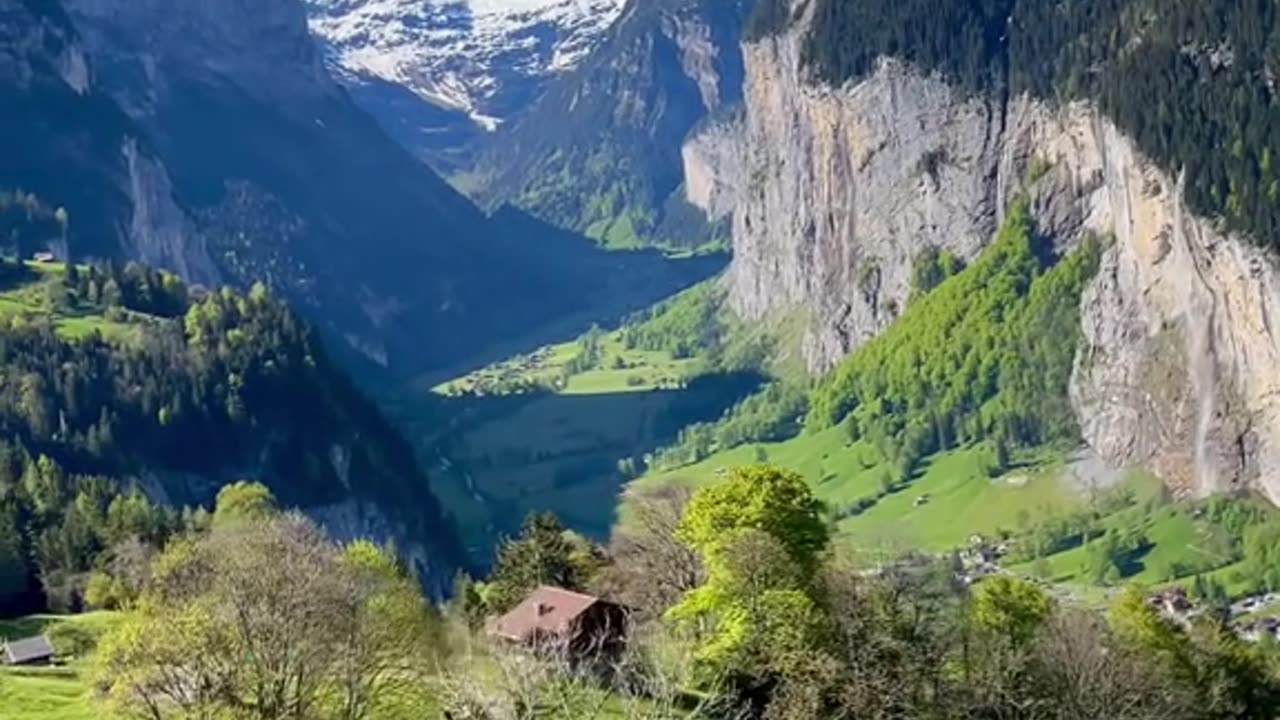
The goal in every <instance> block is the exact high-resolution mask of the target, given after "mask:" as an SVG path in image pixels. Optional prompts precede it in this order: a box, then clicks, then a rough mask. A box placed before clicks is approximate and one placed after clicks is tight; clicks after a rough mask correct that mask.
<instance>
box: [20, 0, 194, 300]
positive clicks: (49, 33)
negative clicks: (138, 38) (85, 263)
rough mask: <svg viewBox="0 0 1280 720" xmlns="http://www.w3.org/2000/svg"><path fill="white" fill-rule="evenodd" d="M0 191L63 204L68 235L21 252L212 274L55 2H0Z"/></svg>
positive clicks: (168, 186) (142, 144)
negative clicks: (0, 129)
mask: <svg viewBox="0 0 1280 720" xmlns="http://www.w3.org/2000/svg"><path fill="white" fill-rule="evenodd" d="M0 126H3V127H4V128H5V131H4V132H3V133H0V156H2V157H4V162H3V163H0V190H14V189H21V190H23V191H25V192H28V193H34V194H35V195H36V196H37V197H38V198H40V200H41V201H43V202H47V203H50V204H54V205H57V206H60V207H63V208H65V209H66V211H67V213H68V217H69V222H68V226H67V229H66V232H65V233H61V234H59V235H58V236H56V237H47V238H39V237H37V238H30V237H27V238H24V246H23V247H20V248H6V249H8V250H15V249H16V250H18V251H20V252H22V253H23V254H26V253H30V252H33V251H36V250H44V249H52V250H56V251H57V252H58V253H59V254H62V255H67V254H70V255H74V256H76V257H80V258H85V257H98V258H113V259H124V258H135V259H140V260H144V261H146V262H148V263H151V264H156V265H160V266H163V267H167V268H171V269H174V270H178V271H180V272H182V274H183V275H185V276H186V277H188V278H190V279H192V280H195V281H198V282H211V281H214V280H216V279H217V277H218V272H217V270H216V268H215V266H214V264H213V262H212V260H211V259H210V257H209V254H208V252H207V251H206V249H205V247H204V243H203V241H202V240H201V238H200V237H199V235H198V233H197V232H196V231H195V228H194V226H193V225H192V223H191V222H190V219H189V218H188V217H187V215H186V213H185V211H184V210H183V209H182V208H181V207H180V205H179V202H178V200H177V198H176V197H175V194H174V191H173V187H172V183H171V181H170V178H169V175H168V173H167V171H166V169H165V167H164V166H163V164H162V163H161V162H160V161H159V160H158V159H157V158H156V156H155V154H154V150H153V149H152V148H151V147H149V145H148V143H147V142H146V141H145V139H144V134H143V133H142V132H141V131H140V129H139V128H137V127H136V126H134V125H133V123H132V122H131V121H130V120H129V119H128V118H127V117H126V116H125V114H124V113H123V112H121V110H120V109H119V108H118V107H117V106H116V105H115V103H114V102H113V101H112V100H111V99H110V98H109V97H107V96H106V95H105V94H104V93H103V92H102V90H101V88H100V87H99V85H98V83H97V82H96V79H95V77H94V74H93V71H92V68H91V64H90V62H89V59H88V57H87V54H86V52H85V49H84V47H83V46H82V44H81V42H80V39H79V38H78V37H77V34H76V32H75V29H74V28H73V27H72V25H71V22H70V18H68V17H67V15H66V14H65V13H63V11H62V9H61V7H60V6H58V5H57V4H56V3H47V2H44V3H39V2H25V1H24V0H0Z"/></svg>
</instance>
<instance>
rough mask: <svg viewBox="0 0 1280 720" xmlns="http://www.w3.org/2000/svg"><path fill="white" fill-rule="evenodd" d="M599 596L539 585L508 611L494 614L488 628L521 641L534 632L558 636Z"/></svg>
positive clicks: (498, 634)
mask: <svg viewBox="0 0 1280 720" xmlns="http://www.w3.org/2000/svg"><path fill="white" fill-rule="evenodd" d="M598 602H600V598H597V597H593V596H591V595H583V594H582V593H576V592H572V591H569V590H565V589H563V588H557V587H550V586H546V585H544V586H542V587H540V588H538V589H537V590H534V591H533V592H532V593H530V595H529V597H527V598H525V599H524V602H522V603H520V604H519V605H517V606H516V607H515V609H513V610H512V611H511V612H509V613H507V614H506V615H503V616H502V617H500V618H498V619H497V620H496V621H495V622H494V623H493V625H491V626H490V628H489V629H490V632H492V633H493V634H494V635H497V636H498V637H502V638H506V639H507V640H514V641H516V642H525V641H528V640H533V639H535V638H537V637H538V636H557V637H558V636H562V635H564V634H565V633H567V632H569V631H570V629H571V628H572V627H573V623H574V621H576V620H577V619H578V618H579V617H581V616H582V614H583V613H584V612H586V611H587V609H588V608H590V607H591V606H592V605H595V604H596V603H598Z"/></svg>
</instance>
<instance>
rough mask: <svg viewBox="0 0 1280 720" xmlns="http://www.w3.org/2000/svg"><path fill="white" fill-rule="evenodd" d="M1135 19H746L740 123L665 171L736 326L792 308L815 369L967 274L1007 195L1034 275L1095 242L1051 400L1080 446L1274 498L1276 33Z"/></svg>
mask: <svg viewBox="0 0 1280 720" xmlns="http://www.w3.org/2000/svg"><path fill="white" fill-rule="evenodd" d="M1155 5H1156V4H1155V3H1152V2H1150V1H1149V0H1092V1H1089V2H1081V3H1072V4H1070V5H1061V4H1059V5H1053V4H1049V5H1046V4H1043V3H1033V2H1018V1H1017V0H1005V1H1002V2H972V3H968V2H964V3H952V4H948V5H947V7H946V9H945V12H939V11H938V6H937V5H936V4H935V3H930V2H911V1H902V0H892V1H891V0H884V1H882V2H881V1H874V0H869V1H867V2H859V3H841V2H839V0H812V1H810V2H790V1H788V0H776V1H772V2H769V3H767V4H764V5H762V6H761V7H760V8H759V12H758V13H757V14H756V16H755V18H754V21H753V23H752V25H751V27H750V28H749V31H748V41H747V42H746V44H745V46H744V48H745V49H744V52H745V57H746V71H745V75H746V82H745V101H744V106H745V107H744V112H743V115H742V116H741V118H739V119H736V120H729V121H727V122H724V123H719V124H715V125H713V126H709V127H707V128H706V129H705V131H704V132H702V133H701V134H699V135H698V136H697V137H695V138H694V139H692V140H691V141H690V142H689V144H688V145H687V146H686V148H685V153H684V155H685V158H686V160H687V161H688V166H687V167H686V171H685V172H686V176H688V177H693V176H697V177H698V178H699V192H697V193H691V197H693V198H694V199H696V200H697V201H698V202H700V203H702V204H703V205H704V207H706V208H707V210H708V211H709V212H726V213H728V214H729V215H731V217H732V223H733V228H734V230H733V238H734V259H733V263H732V266H731V268H730V271H729V273H728V276H727V279H726V290H727V293H728V296H729V302H730V304H731V306H732V307H733V309H734V310H735V311H736V312H737V313H738V314H739V315H740V316H742V317H743V318H744V319H746V320H747V321H759V320H761V319H763V318H766V317H769V316H771V315H772V314H774V313H778V312H785V311H787V310H788V309H789V308H795V307H805V308H807V309H808V312H809V315H808V316H809V318H810V324H809V328H808V332H807V337H806V340H805V348H806V355H807V357H808V361H809V365H810V369H811V370H812V371H814V372H819V373H820V372H824V371H826V370H828V369H830V368H832V367H835V366H837V365H838V364H840V363H841V360H842V358H844V357H846V356H847V355H848V354H849V353H851V352H854V351H856V350H858V349H859V348H863V347H869V343H871V342H873V339H874V338H877V337H878V336H880V335H881V333H882V332H884V330H885V329H886V328H889V327H891V326H892V325H893V324H894V323H895V322H896V321H897V320H898V318H899V316H900V315H902V313H903V311H904V309H906V308H907V307H908V305H909V304H910V303H911V302H912V299H913V294H914V293H915V292H916V290H915V280H916V278H917V277H918V274H917V270H918V269H919V268H920V267H921V264H922V262H924V261H925V260H928V259H929V258H937V257H939V256H940V255H942V254H945V255H948V256H950V257H953V258H955V259H956V260H958V261H960V262H961V263H962V264H969V263H972V262H974V261H975V259H976V258H978V257H979V256H980V255H981V254H982V253H983V252H984V249H985V248H987V247H988V243H989V242H990V239H991V238H992V237H993V236H994V235H995V230H996V228H997V227H998V226H999V225H1000V224H1001V222H1002V221H1003V220H1004V219H1005V217H1006V216H1007V214H1008V213H1009V211H1010V208H1011V207H1012V206H1013V204H1014V199H1015V198H1017V197H1019V196H1024V197H1025V198H1026V202H1027V206H1028V213H1029V214H1030V217H1031V218H1032V221H1033V223H1034V224H1033V227H1034V228H1035V237H1036V238H1037V240H1036V242H1037V243H1038V245H1039V246H1040V247H1041V248H1042V249H1041V250H1040V252H1042V253H1046V254H1047V257H1050V258H1053V257H1062V256H1066V255H1068V254H1069V253H1071V252H1072V251H1073V249H1074V248H1077V247H1080V246H1082V245H1083V244H1084V243H1085V242H1086V240H1087V239H1088V238H1091V237H1093V238H1102V239H1103V240H1104V242H1103V252H1102V255H1101V257H1100V259H1099V266H1098V269H1097V272H1096V273H1095V274H1093V275H1092V277H1091V279H1090V280H1089V282H1088V283H1087V284H1086V285H1085V286H1084V288H1083V292H1082V293H1081V295H1080V300H1079V308H1078V311H1079V318H1080V320H1079V324H1080V331H1081V332H1080V335H1079V339H1078V342H1077V343H1076V344H1075V347H1073V348H1069V349H1070V350H1071V351H1072V354H1073V355H1074V364H1073V367H1072V369H1071V372H1070V377H1069V380H1068V382H1066V383H1065V384H1064V386H1065V388H1066V391H1065V392H1066V394H1067V398H1066V399H1067V400H1069V402H1070V403H1071V406H1072V408H1073V412H1074V415H1075V422H1076V424H1077V425H1078V433H1079V436H1080V438H1081V439H1082V440H1083V441H1084V442H1085V443H1086V444H1087V445H1088V446H1089V447H1090V448H1091V449H1092V451H1094V452H1095V453H1096V454H1097V455H1098V456H1100V457H1101V458H1103V459H1104V460H1106V461H1107V462H1108V463H1110V464H1111V465H1112V466H1115V467H1131V466H1139V465H1141V466H1147V467H1150V468H1152V469H1153V470H1155V471H1156V472H1157V474H1159V475H1160V477H1161V478H1162V479H1163V480H1164V481H1165V483H1166V484H1167V485H1168V486H1169V487H1171V488H1172V489H1173V491H1174V492H1175V493H1176V494H1180V495H1204V494H1208V493H1212V492H1216V491H1223V490H1244V489H1251V490H1256V491H1259V492H1261V493H1263V494H1265V495H1266V496H1268V497H1270V498H1271V499H1272V500H1273V501H1280V474H1277V472H1276V470H1275V468H1276V467H1277V460H1278V459H1280V407H1277V405H1276V403H1275V401H1274V397H1275V391H1276V387H1275V382H1276V381H1275V378H1276V377H1277V371H1280V338H1278V337H1277V336H1276V335H1275V332H1274V330H1273V327H1272V322H1271V320H1270V318H1273V317H1275V316H1276V315H1275V313H1276V312H1280V270H1277V263H1276V260H1275V254H1274V253H1275V249H1274V232H1273V228H1274V222H1275V217H1276V215H1275V211H1274V207H1275V206H1274V203H1273V202H1272V201H1273V200H1274V198H1275V197H1276V196H1277V195H1276V193H1277V188H1280V183H1278V182H1277V181H1276V180H1275V175H1274V172H1275V170H1274V167H1273V158H1274V156H1275V153H1276V152H1277V151H1280V107H1277V99H1276V96H1275V93H1274V91H1273V89H1272V83H1271V78H1272V77H1273V76H1274V68H1273V65H1272V63H1273V59H1274V57H1275V52H1276V50H1277V48H1280V24H1278V22H1277V13H1276V12H1275V9H1274V8H1272V7H1271V6H1270V5H1267V4H1257V3H1252V4H1250V3H1246V4H1234V3H1202V2H1174V3H1162V4H1160V7H1159V8H1158V12H1157V8H1156V7H1155ZM1062 338H1063V341H1064V342H1071V341H1070V339H1069V338H1070V334H1063V335H1062ZM848 372H850V373H852V374H847V377H849V378H854V379H855V380H856V377H857V373H856V372H853V371H848ZM922 381H923V379H922ZM841 402H845V401H844V400H842V401H841ZM852 402H855V403H856V402H857V401H856V398H854V399H852ZM842 407H843V408H844V409H847V408H848V407H849V405H847V404H846V405H844V406H842ZM862 412H863V413H864V414H865V412H868V411H867V410H863V411H862ZM838 419H839V418H838V417H833V418H832V420H838Z"/></svg>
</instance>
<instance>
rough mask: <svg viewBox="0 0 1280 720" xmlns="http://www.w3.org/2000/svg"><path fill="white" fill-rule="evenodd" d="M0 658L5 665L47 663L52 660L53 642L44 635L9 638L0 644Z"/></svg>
mask: <svg viewBox="0 0 1280 720" xmlns="http://www.w3.org/2000/svg"><path fill="white" fill-rule="evenodd" d="M0 650H2V651H3V652H0V659H3V660H4V664H5V665H48V664H49V663H51V662H53V643H51V642H49V638H47V637H45V636H44V635H37V636H36V637H32V638H27V639H25V640H10V641H8V642H6V643H4V644H3V645H0Z"/></svg>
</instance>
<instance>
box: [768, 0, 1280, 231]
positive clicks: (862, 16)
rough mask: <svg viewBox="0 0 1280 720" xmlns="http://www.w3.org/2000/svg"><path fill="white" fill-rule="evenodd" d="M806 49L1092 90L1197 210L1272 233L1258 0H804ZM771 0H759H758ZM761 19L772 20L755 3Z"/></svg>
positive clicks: (865, 67)
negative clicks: (809, 10)
mask: <svg viewBox="0 0 1280 720" xmlns="http://www.w3.org/2000/svg"><path fill="white" fill-rule="evenodd" d="M814 2H816V3H817V7H816V8H815V10H814V12H815V15H814V21H813V24H812V27H811V30H810V31H809V34H808V36H807V38H806V40H805V45H804V48H803V55H804V61H805V62H806V64H807V65H809V67H810V68H811V69H812V71H813V72H814V73H815V75H816V76H817V77H818V78H820V79H821V80H823V81H825V82H827V83H830V84H833V85H840V84H843V83H844V82H847V81H849V80H855V79H857V78H859V77H862V76H864V75H866V74H867V73H869V72H871V71H872V70H873V69H874V67H875V63H876V62H877V61H878V59H879V58H880V57H882V56H892V57H897V58H900V59H903V60H906V61H908V62H910V63H912V64H914V65H916V66H917V67H919V68H921V69H922V70H925V71H927V72H937V73H939V74H940V75H942V76H943V77H945V78H946V79H947V80H948V81H950V82H952V83H954V84H955V85H956V86H957V87H959V88H961V89H963V90H964V91H965V92H968V93H972V94H976V95H980V96H985V97H991V98H994V99H995V100H997V101H1000V102H1003V100H1004V99H1005V98H1007V97H1009V96H1010V95H1012V94H1018V93H1024V92H1025V93H1030V94H1032V95H1034V96H1035V97H1038V98H1042V99H1045V100H1049V101H1053V102H1063V101H1070V100H1077V99H1088V100H1093V101H1095V102H1097V103H1098V105H1099V106H1100V107H1101V109H1102V110H1103V111H1104V112H1105V113H1106V115H1107V116H1108V117H1109V118H1111V120H1112V121H1114V122H1115V123H1116V125H1117V126H1119V127H1120V129H1121V130H1123V131H1124V132H1125V133H1126V134H1127V135H1128V136H1130V137H1131V138H1133V139H1134V140H1135V141H1136V142H1137V144H1138V146H1139V147H1140V148H1141V149H1142V151H1143V152H1145V153H1146V154H1147V155H1149V156H1150V157H1151V158H1153V159H1154V160H1155V161H1156V162H1158V163H1159V164H1160V165H1161V166H1163V167H1164V169H1165V170H1167V171H1168V172H1170V173H1171V174H1173V175H1175V176H1178V175H1180V174H1182V173H1185V177H1186V189H1185V192H1186V198H1187V200H1188V201H1189V203H1190V205H1191V207H1192V208H1193V209H1195V210H1196V211H1198V212H1200V213H1201V214H1203V215H1205V216H1208V217H1213V218H1222V219H1223V221H1224V222H1225V223H1226V224H1227V226H1228V227H1230V228H1231V229H1233V230H1237V231H1241V232H1244V233H1247V234H1248V235H1249V236H1250V237H1252V238H1253V239H1254V240H1255V241H1256V242H1258V243H1261V244H1264V245H1271V246H1274V245H1275V243H1276V242H1277V241H1276V238H1277V237H1280V236H1278V235H1277V232H1276V231H1277V230H1278V229H1280V175H1277V169H1276V168H1275V167H1274V164H1275V154H1276V153H1277V152H1278V151H1280V108H1278V106H1277V97H1276V92H1275V86H1274V76H1275V67H1276V58H1277V57H1280V24H1278V22H1277V21H1278V20H1280V18H1278V17H1277V15H1278V14H1280V10H1278V9H1277V7H1276V5H1275V3H1273V2H1268V0H1240V1H1238V2H1230V3H1206V2H1202V1H1201V0H1160V1H1156V0H1080V1H1078V2H1066V3H1046V2H1037V1H1035V0H961V1H958V2H948V3H943V4H941V5H939V4H938V3H935V2H930V1H929V0H865V1H860V2H844V1H843V0H814ZM765 6H766V7H768V3H766V4H765ZM759 23H760V25H759V28H760V29H759V31H758V32H760V33H764V32H765V31H766V30H769V29H774V30H776V29H777V28H778V27H780V23H779V22H778V16H777V14H776V12H775V13H770V12H763V11H762V12H761V13H760V15H759Z"/></svg>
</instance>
